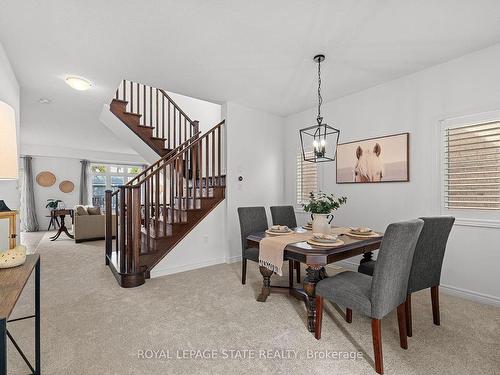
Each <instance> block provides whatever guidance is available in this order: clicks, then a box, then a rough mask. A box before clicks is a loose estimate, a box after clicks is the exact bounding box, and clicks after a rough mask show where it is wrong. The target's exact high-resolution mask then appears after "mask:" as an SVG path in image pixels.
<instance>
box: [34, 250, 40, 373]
mask: <svg viewBox="0 0 500 375" xmlns="http://www.w3.org/2000/svg"><path fill="white" fill-rule="evenodd" d="M35 374H36V375H40V374H41V356H40V259H38V262H37V263H36V266H35Z"/></svg>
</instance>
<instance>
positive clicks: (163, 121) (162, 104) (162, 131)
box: [161, 95, 166, 138]
mask: <svg viewBox="0 0 500 375" xmlns="http://www.w3.org/2000/svg"><path fill="white" fill-rule="evenodd" d="M161 136H162V137H163V138H166V137H165V95H162V96H161Z"/></svg>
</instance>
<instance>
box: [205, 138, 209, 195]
mask: <svg viewBox="0 0 500 375" xmlns="http://www.w3.org/2000/svg"><path fill="white" fill-rule="evenodd" d="M208 155H209V153H208V134H207V135H206V136H205V191H206V193H207V197H208V196H209V195H210V194H209V190H208V176H209V174H210V170H209V164H208V162H209V160H210V158H209V156H208Z"/></svg>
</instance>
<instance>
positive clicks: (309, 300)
mask: <svg viewBox="0 0 500 375" xmlns="http://www.w3.org/2000/svg"><path fill="white" fill-rule="evenodd" d="M325 277H326V271H325V268H324V267H323V266H319V265H315V264H308V265H307V268H306V277H304V292H305V293H306V299H305V303H306V308H307V329H308V330H309V332H314V328H315V322H316V284H317V283H318V282H319V281H320V280H322V279H324V278H325Z"/></svg>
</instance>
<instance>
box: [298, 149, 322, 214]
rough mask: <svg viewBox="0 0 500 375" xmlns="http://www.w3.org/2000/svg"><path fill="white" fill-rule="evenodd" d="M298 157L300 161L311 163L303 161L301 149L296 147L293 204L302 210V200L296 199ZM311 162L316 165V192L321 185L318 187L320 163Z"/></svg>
mask: <svg viewBox="0 0 500 375" xmlns="http://www.w3.org/2000/svg"><path fill="white" fill-rule="evenodd" d="M299 158H300V160H301V163H311V162H308V161H304V158H303V154H302V149H301V148H300V149H298V150H297V153H296V156H295V198H294V200H295V206H296V207H297V209H298V210H299V211H303V208H302V203H303V201H300V202H299V200H298V197H299V191H298V183H299V182H298V178H299V173H298V164H297V162H298V159H299ZM312 164H315V166H316V192H319V191H320V190H321V187H320V169H321V168H320V165H318V163H312ZM301 178H302V167H301ZM302 196H303V192H302Z"/></svg>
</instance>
